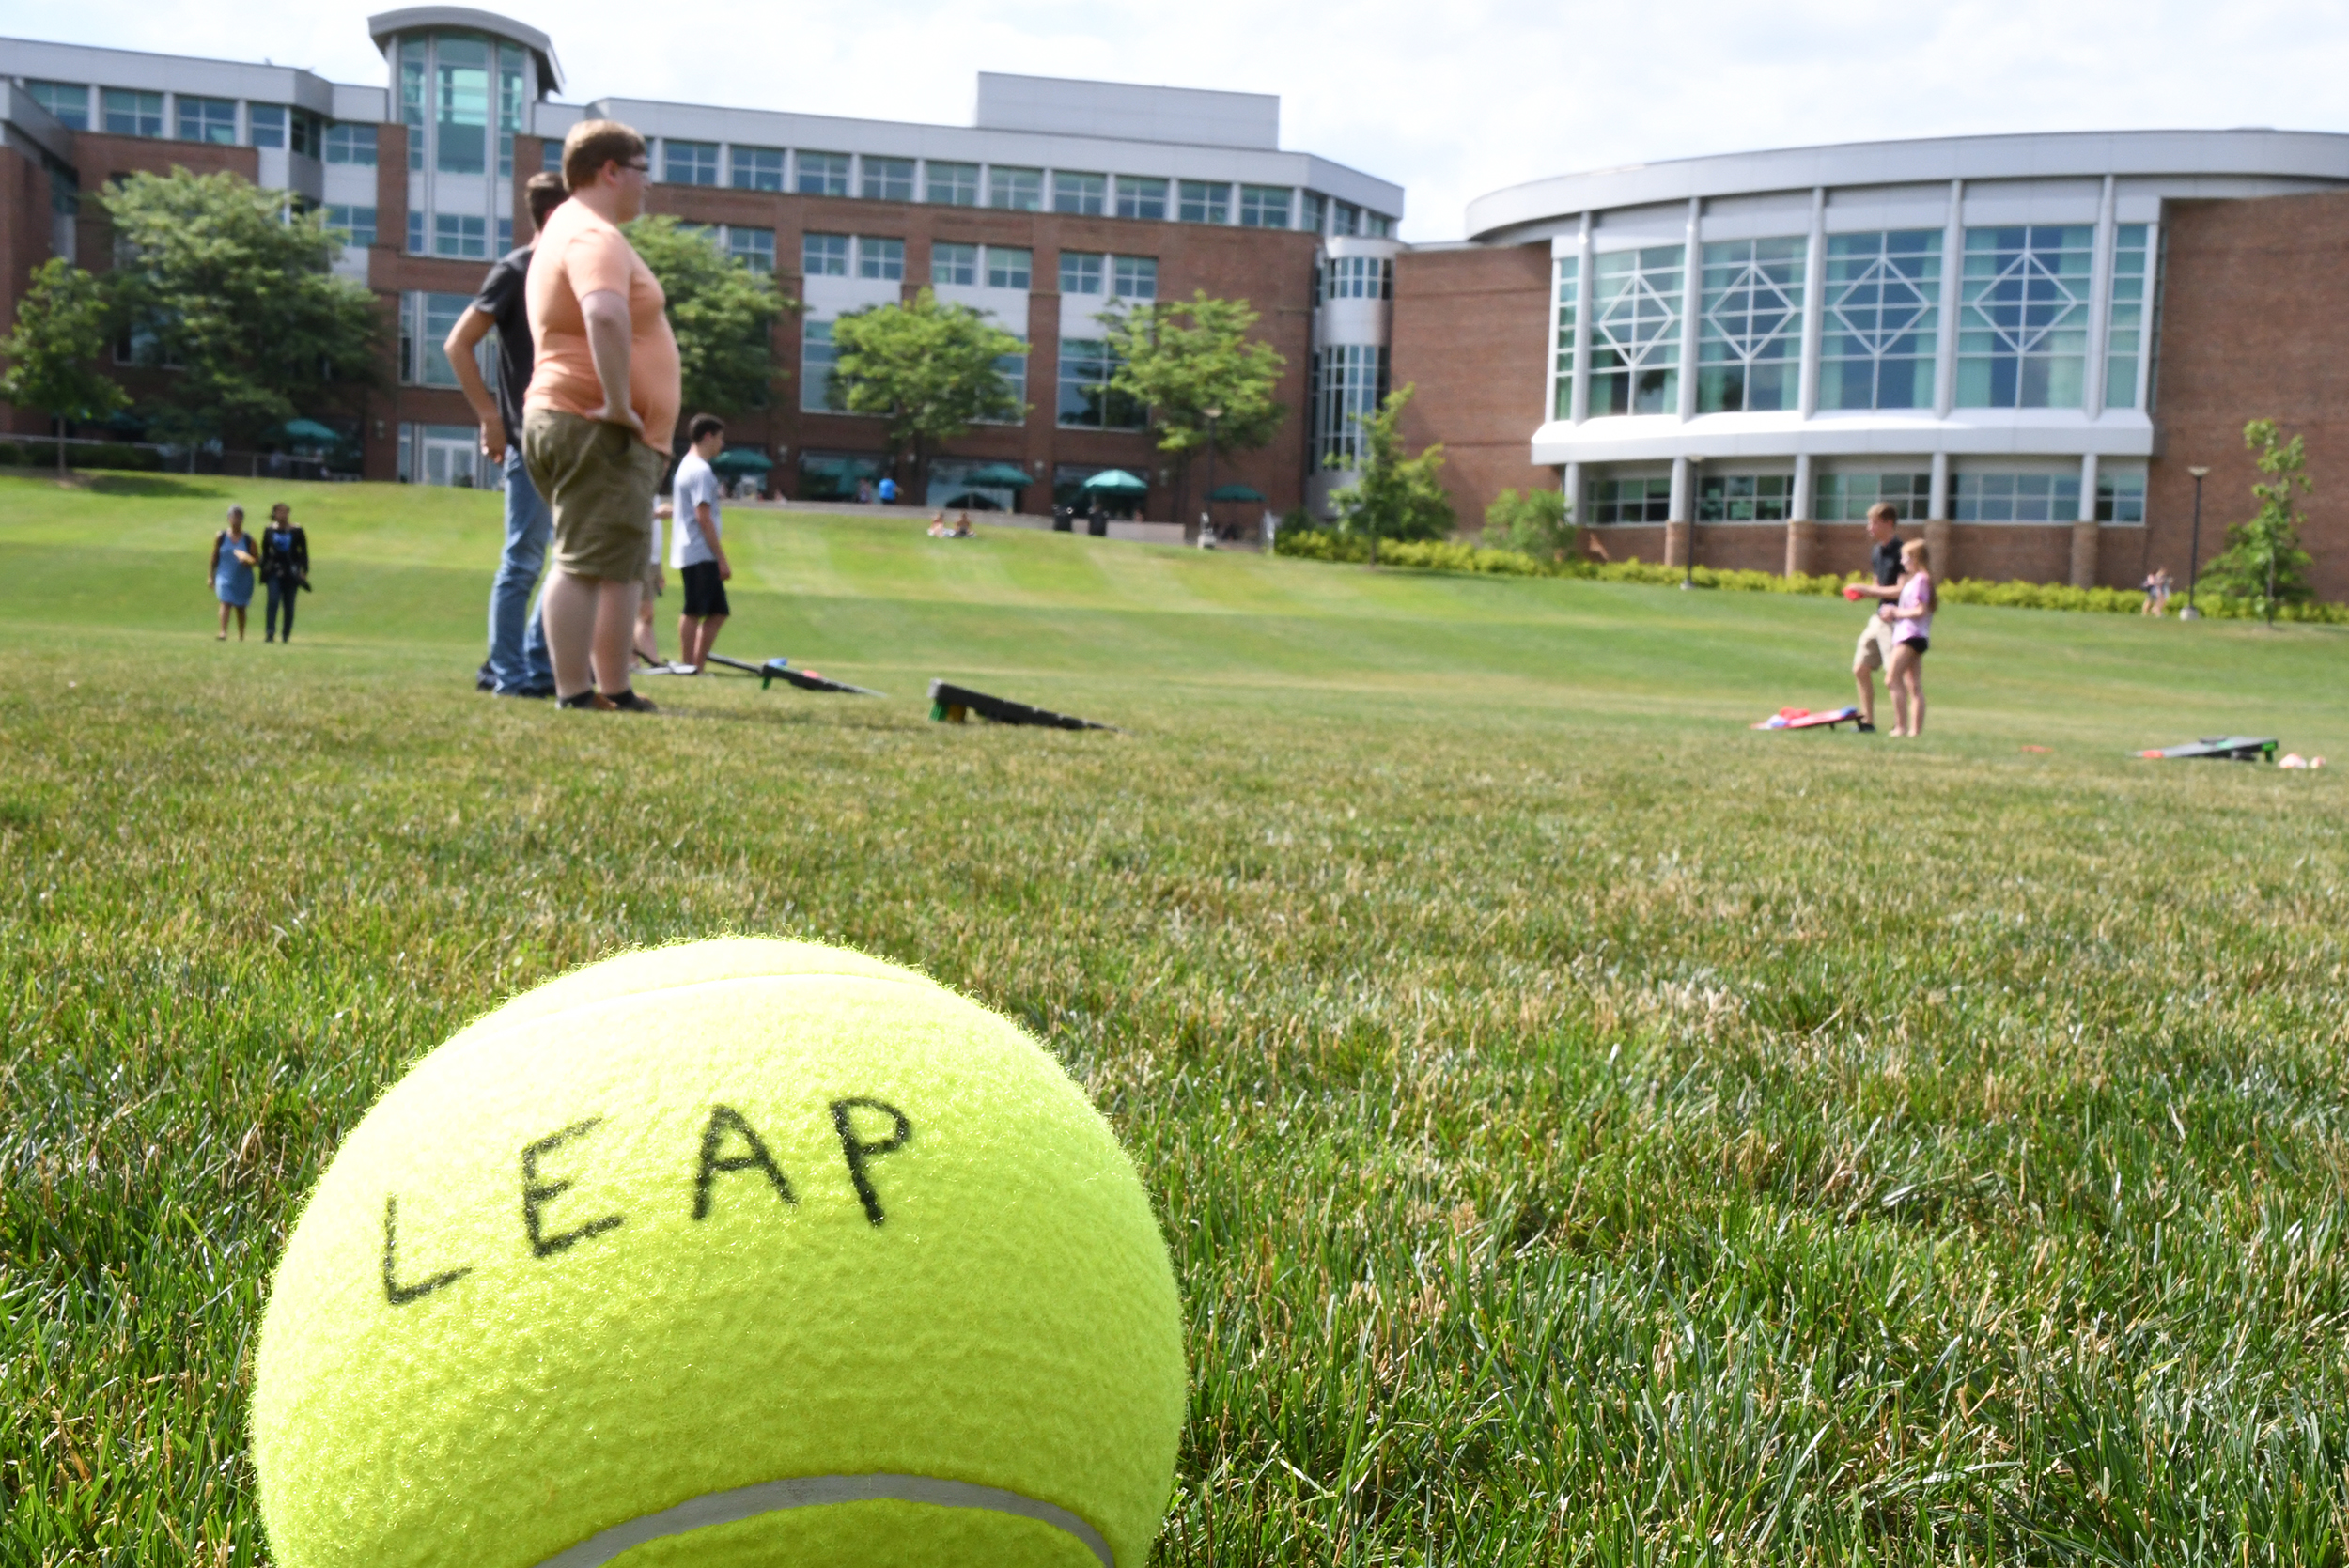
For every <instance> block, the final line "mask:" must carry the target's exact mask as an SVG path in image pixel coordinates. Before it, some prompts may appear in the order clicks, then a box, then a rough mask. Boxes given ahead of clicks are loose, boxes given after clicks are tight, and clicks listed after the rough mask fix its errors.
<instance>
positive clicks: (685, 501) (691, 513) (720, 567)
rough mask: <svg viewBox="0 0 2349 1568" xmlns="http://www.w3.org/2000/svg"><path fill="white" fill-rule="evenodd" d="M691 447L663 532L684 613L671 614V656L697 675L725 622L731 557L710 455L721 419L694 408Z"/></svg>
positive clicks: (722, 433)
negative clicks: (672, 518) (670, 521)
mask: <svg viewBox="0 0 2349 1568" xmlns="http://www.w3.org/2000/svg"><path fill="white" fill-rule="evenodd" d="M685 433H686V434H687V435H688V436H689V437H691V438H692V442H693V446H692V450H691V451H689V452H687V453H686V454H685V457H684V458H683V460H681V461H680V462H678V464H677V485H676V487H675V489H673V490H672V491H671V493H672V494H673V495H674V496H675V498H676V501H677V521H676V523H675V525H674V526H673V527H672V528H671V529H670V532H669V564H670V565H671V566H673V567H676V568H677V575H678V577H679V578H681V579H682V580H683V581H684V583H685V613H684V614H682V615H679V616H678V617H677V662H678V663H680V664H688V665H691V666H692V670H693V673H694V674H695V675H700V674H701V673H702V671H703V669H704V668H705V667H707V666H708V663H709V650H710V649H711V648H712V647H714V646H715V645H716V644H717V642H718V629H719V628H720V627H722V626H723V625H725V624H726V615H727V613H728V612H729V608H730V607H729V606H728V605H727V603H726V582H727V580H728V579H730V578H731V577H733V576H734V563H732V562H731V561H728V560H727V559H726V543H725V525H724V522H723V519H722V517H721V516H720V512H721V508H720V506H719V505H718V502H719V497H720V495H721V494H722V488H721V487H720V485H719V483H718V474H717V471H716V470H715V469H713V468H711V467H710V466H709V464H710V461H711V459H713V458H716V457H717V456H718V454H719V453H721V452H723V451H724V450H725V449H726V427H725V421H723V420H722V419H720V418H719V417H718V416H717V415H716V414H710V413H697V414H695V415H694V416H693V423H692V426H690V427H688V428H687V430H686V432H685Z"/></svg>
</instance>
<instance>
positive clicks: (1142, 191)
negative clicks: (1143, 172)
mask: <svg viewBox="0 0 2349 1568" xmlns="http://www.w3.org/2000/svg"><path fill="white" fill-rule="evenodd" d="M1117 215H1118V216H1119V217H1121V218H1157V219H1161V220H1163V219H1164V218H1165V216H1166V181H1165V180H1163V179H1138V178H1136V177H1135V176H1133V175H1129V174H1121V175H1119V176H1118V177H1117Z"/></svg>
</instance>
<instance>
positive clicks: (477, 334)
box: [444, 174, 565, 697]
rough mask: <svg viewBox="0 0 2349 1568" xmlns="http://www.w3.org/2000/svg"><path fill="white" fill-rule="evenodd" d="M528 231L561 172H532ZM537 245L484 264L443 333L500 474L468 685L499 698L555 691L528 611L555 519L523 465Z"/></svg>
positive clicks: (558, 185)
mask: <svg viewBox="0 0 2349 1568" xmlns="http://www.w3.org/2000/svg"><path fill="white" fill-rule="evenodd" d="M526 189H527V192H528V195H529V200H530V222H531V226H532V227H533V228H534V229H539V228H544V227H545V226H546V222H547V215H548V214H549V213H551V212H552V211H553V210H555V209H556V208H558V207H560V206H562V205H563V202H564V199H565V192H564V189H563V177H562V176H561V175H557V174H536V175H532V176H531V177H530V183H529V185H528V187H527V188H526ZM536 243H537V237H536V236H535V235H534V236H533V238H532V243H531V244H529V245H524V246H522V247H521V248H520V249H519V250H514V251H510V252H508V253H507V254H506V256H502V257H500V258H499V260H498V263H497V265H496V266H494V267H492V268H490V275H489V276H488V277H487V278H485V279H484V280H483V281H482V285H481V292H480V293H478V294H476V295H474V302H473V303H472V304H470V305H468V306H467V307H466V308H465V314H464V315H462V316H460V317H459V318H457V326H456V329H455V330H454V331H452V332H451V333H450V334H448V342H447V343H446V344H445V345H444V347H445V348H446V349H447V350H448V365H449V369H450V370H452V371H453V372H455V374H456V376H457V381H458V384H459V386H460V387H462V388H463V389H464V393H465V400H466V401H467V402H469V403H471V404H472V405H473V411H474V418H476V419H478V420H479V421H480V422H481V450H482V452H483V453H484V454H485V455H487V456H488V457H489V458H490V461H492V462H494V463H497V464H498V465H499V466H500V467H501V469H502V470H503V471H504V473H505V475H506V550H505V552H504V553H503V554H502V555H501V556H500V557H499V559H498V570H497V576H496V577H495V578H494V579H492V580H491V582H490V657H489V659H488V660H486V661H484V662H483V664H482V666H481V674H480V675H479V676H478V677H477V679H476V680H475V682H474V684H475V685H477V686H479V687H480V688H481V690H483V691H495V692H496V693H497V694H498V695H499V696H501V697H552V695H554V664H553V661H552V660H551V659H549V657H548V655H547V636H546V630H545V629H544V627H543V626H542V624H541V623H540V621H539V619H538V617H537V615H535V614H530V613H528V612H529V609H530V591H531V589H532V587H533V586H534V585H536V584H537V581H538V571H539V568H540V567H543V566H545V565H546V559H547V540H548V537H549V536H550V535H551V534H552V530H553V520H552V517H551V516H550V514H549V513H548V511H547V504H546V501H545V499H544V498H543V497H541V496H540V495H539V494H538V491H537V487H536V486H534V485H532V484H531V482H530V474H529V473H528V471H527V470H525V469H524V468H523V467H522V394H523V393H524V392H526V391H528V390H529V387H530V373H531V369H532V361H533V358H534V355H533V351H532V348H531V339H530V312H529V309H528V307H527V306H526V305H525V304H524V303H523V300H522V284H523V282H524V280H525V279H527V278H528V277H529V276H530V258H531V255H532V253H533V250H534V248H535V246H536ZM492 328H494V329H496V332H497V334H498V384H497V391H496V393H495V394H494V395H492V394H491V392H490V388H489V386H488V384H487V383H486V382H485V381H484V380H482V377H481V366H480V364H479V362H478V361H476V360H475V358H474V354H475V352H476V351H477V350H478V349H479V346H480V343H481V340H482V339H483V338H484V337H486V336H488V335H489V334H490V330H491V329H492Z"/></svg>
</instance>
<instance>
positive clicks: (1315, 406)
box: [1306, 343, 1388, 469]
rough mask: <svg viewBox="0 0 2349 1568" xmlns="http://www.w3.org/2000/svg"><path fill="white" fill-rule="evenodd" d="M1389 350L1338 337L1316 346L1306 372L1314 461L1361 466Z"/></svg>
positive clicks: (1324, 464) (1338, 466) (1382, 393)
mask: <svg viewBox="0 0 2349 1568" xmlns="http://www.w3.org/2000/svg"><path fill="white" fill-rule="evenodd" d="M1387 373H1388V357H1387V350H1386V349H1383V348H1377V347H1374V346H1371V345H1367V344H1352V343H1341V344H1333V345H1331V346H1330V347H1329V348H1326V349H1316V350H1315V353H1314V356H1313V364H1312V365H1311V367H1310V369H1309V371H1308V373H1307V380H1306V386H1307V388H1308V394H1309V397H1310V403H1309V407H1308V411H1307V419H1308V425H1309V429H1310V432H1311V438H1312V441H1313V454H1314V462H1315V466H1316V467H1320V468H1336V469H1359V468H1361V466H1362V464H1363V462H1364V460H1365V459H1366V458H1367V457H1368V442H1369V436H1368V432H1367V429H1366V426H1367V423H1368V421H1369V419H1370V416H1371V415H1373V414H1375V413H1377V411H1378V404H1379V402H1380V401H1381V400H1382V399H1383V398H1384V397H1385V396H1387Z"/></svg>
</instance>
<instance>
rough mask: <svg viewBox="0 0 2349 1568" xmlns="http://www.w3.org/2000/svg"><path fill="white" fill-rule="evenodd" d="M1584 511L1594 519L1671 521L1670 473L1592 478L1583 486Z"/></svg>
mask: <svg viewBox="0 0 2349 1568" xmlns="http://www.w3.org/2000/svg"><path fill="white" fill-rule="evenodd" d="M1582 492H1583V502H1582V514H1583V516H1584V517H1585V518H1586V519H1588V520H1590V521H1591V522H1594V523H1615V522H1669V521H1671V520H1672V476H1671V475H1670V474H1664V475H1660V476H1658V477H1656V478H1652V479H1593V480H1590V481H1588V482H1587V483H1585V484H1584V485H1583V487H1582Z"/></svg>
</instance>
